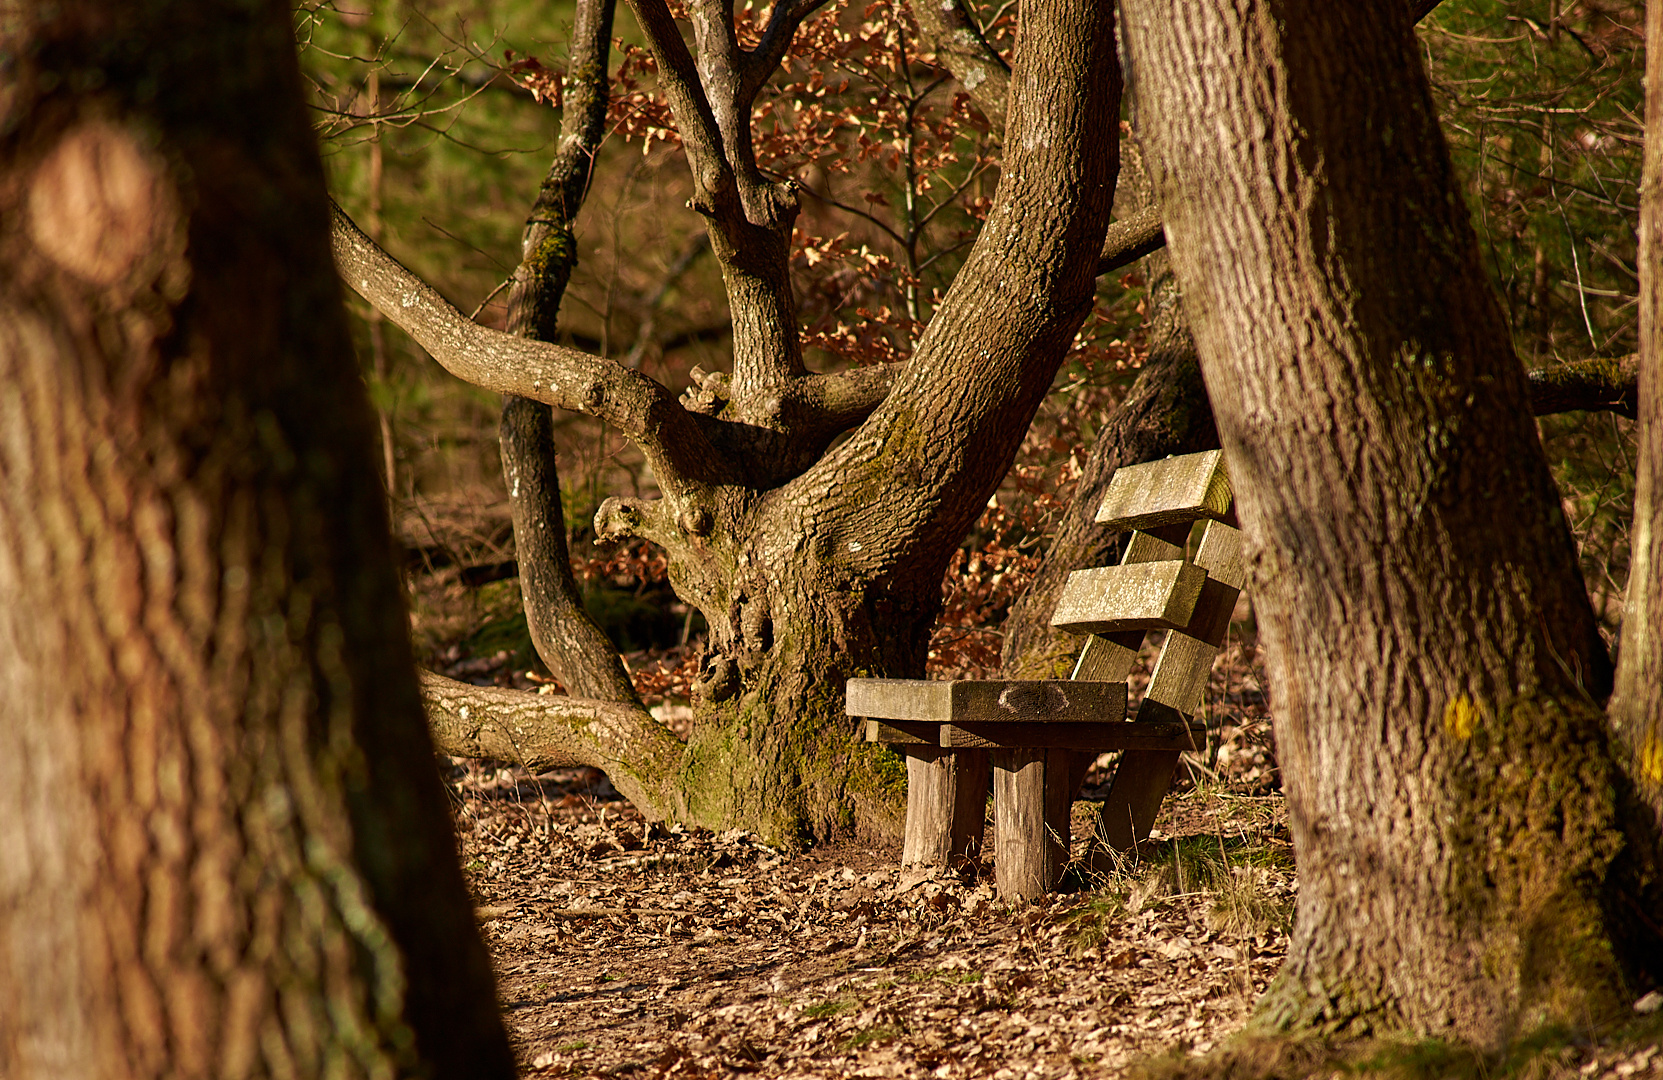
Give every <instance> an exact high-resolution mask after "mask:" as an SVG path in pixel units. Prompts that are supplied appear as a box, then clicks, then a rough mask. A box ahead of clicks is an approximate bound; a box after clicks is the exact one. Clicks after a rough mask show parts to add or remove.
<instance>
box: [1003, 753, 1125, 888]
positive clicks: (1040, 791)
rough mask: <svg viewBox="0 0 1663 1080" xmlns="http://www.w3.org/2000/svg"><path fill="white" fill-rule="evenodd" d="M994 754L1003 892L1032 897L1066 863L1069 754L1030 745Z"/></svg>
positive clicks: (1058, 876) (1053, 883) (1054, 879)
mask: <svg viewBox="0 0 1663 1080" xmlns="http://www.w3.org/2000/svg"><path fill="white" fill-rule="evenodd" d="M1122 726H1124V725H1122ZM990 756H991V758H992V761H993V820H994V833H995V836H994V844H995V851H994V876H995V880H996V881H997V883H998V888H999V895H1000V896H1001V897H1003V898H1005V899H1007V900H1032V899H1034V898H1035V897H1037V896H1041V895H1043V894H1045V893H1047V892H1049V891H1050V890H1052V889H1053V888H1055V887H1056V885H1057V882H1058V880H1060V879H1061V877H1062V868H1063V866H1064V865H1066V864H1067V862H1068V841H1069V831H1068V830H1069V823H1068V811H1069V806H1070V801H1071V798H1072V796H1073V792H1071V791H1069V790H1068V783H1067V777H1068V773H1069V764H1070V755H1069V753H1068V751H1066V750H1042V749H1032V750H996V751H993V752H992V754H991V755H990Z"/></svg>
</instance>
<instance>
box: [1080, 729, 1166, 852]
mask: <svg viewBox="0 0 1663 1080" xmlns="http://www.w3.org/2000/svg"><path fill="white" fill-rule="evenodd" d="M1177 767H1178V751H1176V750H1128V751H1126V752H1125V753H1124V754H1121V755H1120V765H1119V766H1118V767H1117V768H1116V769H1115V771H1114V782H1113V783H1111V784H1110V785H1109V796H1108V798H1107V799H1105V800H1104V801H1103V820H1102V822H1101V824H1100V825H1099V826H1098V836H1099V837H1100V838H1101V839H1102V841H1103V843H1104V844H1105V845H1107V846H1108V847H1109V848H1111V849H1112V850H1115V851H1132V850H1135V849H1136V848H1137V846H1138V845H1139V844H1141V843H1143V842H1144V841H1145V840H1147V839H1149V830H1150V829H1152V828H1154V827H1155V816H1156V815H1157V814H1159V813H1160V810H1161V800H1162V799H1164V798H1166V793H1167V789H1168V788H1170V787H1172V773H1173V771H1174V770H1175V769H1177Z"/></svg>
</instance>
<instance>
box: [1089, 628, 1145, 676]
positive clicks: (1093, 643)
mask: <svg viewBox="0 0 1663 1080" xmlns="http://www.w3.org/2000/svg"><path fill="white" fill-rule="evenodd" d="M1143 634H1144V632H1143V631H1142V630H1121V631H1119V632H1117V633H1113V634H1091V635H1088V636H1087V637H1086V643H1085V647H1084V648H1082V649H1081V650H1080V659H1079V660H1077V661H1075V663H1074V674H1073V676H1072V677H1073V678H1075V679H1083V680H1091V681H1094V682H1125V681H1126V676H1128V675H1130V674H1131V672H1132V665H1133V664H1135V663H1137V659H1138V649H1139V647H1141V646H1142V645H1143Z"/></svg>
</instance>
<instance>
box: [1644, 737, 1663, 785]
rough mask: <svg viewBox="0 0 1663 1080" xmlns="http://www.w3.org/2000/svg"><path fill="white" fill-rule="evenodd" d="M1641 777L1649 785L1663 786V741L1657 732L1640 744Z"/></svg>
mask: <svg viewBox="0 0 1663 1080" xmlns="http://www.w3.org/2000/svg"><path fill="white" fill-rule="evenodd" d="M1640 775H1641V776H1643V777H1645V778H1646V781H1647V783H1651V784H1663V740H1660V739H1659V738H1658V737H1657V732H1655V731H1654V732H1652V733H1651V734H1649V735H1647V736H1646V741H1645V742H1643V743H1641V744H1640Z"/></svg>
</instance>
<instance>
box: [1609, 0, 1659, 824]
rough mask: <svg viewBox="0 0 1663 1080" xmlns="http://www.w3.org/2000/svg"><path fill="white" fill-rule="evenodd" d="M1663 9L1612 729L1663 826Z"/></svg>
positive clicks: (1655, 20) (1653, 26)
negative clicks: (1630, 522) (1628, 556)
mask: <svg viewBox="0 0 1663 1080" xmlns="http://www.w3.org/2000/svg"><path fill="white" fill-rule="evenodd" d="M1660 259H1663V3H1660V2H1659V0H1649V2H1648V3H1647V4H1646V146H1645V156H1644V161H1643V164H1642V168H1641V180H1640V260H1639V265H1640V375H1639V393H1638V418H1639V421H1640V430H1639V438H1638V442H1639V446H1638V450H1637V453H1636V458H1637V460H1636V474H1635V482H1634V527H1633V531H1632V532H1631V533H1630V537H1629V545H1630V550H1631V551H1632V552H1633V553H1634V554H1633V557H1632V560H1631V561H1630V563H1629V572H1628V597H1627V605H1626V607H1625V609H1624V611H1623V631H1622V633H1623V636H1622V648H1621V650H1620V652H1619V653H1618V660H1617V679H1616V687H1615V689H1614V691H1613V692H1612V695H1611V704H1610V709H1609V711H1610V715H1611V725H1612V727H1613V728H1615V729H1616V731H1617V734H1618V736H1619V737H1620V738H1621V739H1622V741H1623V744H1624V746H1625V748H1626V749H1627V751H1628V755H1629V773H1630V775H1631V776H1632V777H1633V778H1634V782H1635V784H1636V786H1637V787H1638V788H1639V790H1640V792H1641V795H1642V797H1643V798H1644V799H1645V800H1646V801H1647V802H1648V803H1649V804H1650V806H1651V810H1652V814H1653V817H1654V819H1655V820H1657V821H1658V822H1659V823H1660V824H1663V356H1660V352H1663V321H1660V317H1663V274H1660V273H1659V266H1658V261H1659V260H1660Z"/></svg>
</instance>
